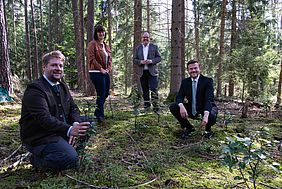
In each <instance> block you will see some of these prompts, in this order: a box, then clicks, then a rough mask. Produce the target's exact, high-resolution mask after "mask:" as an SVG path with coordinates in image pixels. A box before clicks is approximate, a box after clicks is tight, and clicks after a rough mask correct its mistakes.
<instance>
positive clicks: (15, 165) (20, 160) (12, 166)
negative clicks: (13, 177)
mask: <svg viewBox="0 0 282 189" xmlns="http://www.w3.org/2000/svg"><path fill="white" fill-rule="evenodd" d="M29 154H30V152H27V153H25V154H22V155H21V158H20V159H19V160H18V161H16V162H15V163H13V164H12V165H10V166H9V167H8V170H9V171H11V170H13V169H14V168H15V167H17V166H18V165H20V163H21V162H22V161H23V160H24V159H25V158H27V157H28V156H29Z"/></svg>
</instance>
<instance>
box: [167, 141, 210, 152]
mask: <svg viewBox="0 0 282 189" xmlns="http://www.w3.org/2000/svg"><path fill="white" fill-rule="evenodd" d="M203 142H204V140H200V141H199V142H195V143H192V144H187V145H182V146H172V148H173V149H176V150H178V149H183V148H191V147H193V146H196V145H199V144H202V143H203Z"/></svg>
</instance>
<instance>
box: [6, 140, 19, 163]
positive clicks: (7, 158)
mask: <svg viewBox="0 0 282 189" xmlns="http://www.w3.org/2000/svg"><path fill="white" fill-rule="evenodd" d="M21 148H22V144H21V145H20V146H19V147H18V148H17V149H16V150H15V151H14V152H13V153H12V154H11V155H9V156H8V157H6V158H5V159H4V160H3V161H7V160H9V159H10V158H11V157H13V156H14V155H15V154H16V153H17V152H18V151H19V150H20V149H21Z"/></svg>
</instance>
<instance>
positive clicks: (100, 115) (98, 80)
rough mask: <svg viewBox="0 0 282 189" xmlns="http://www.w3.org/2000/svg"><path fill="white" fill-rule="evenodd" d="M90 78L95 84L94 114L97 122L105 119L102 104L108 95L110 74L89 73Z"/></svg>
mask: <svg viewBox="0 0 282 189" xmlns="http://www.w3.org/2000/svg"><path fill="white" fill-rule="evenodd" d="M89 75H90V79H91V81H92V83H93V84H94V86H95V89H96V93H97V100H96V105H97V107H96V110H95V113H94V115H95V116H96V117H97V120H98V122H100V121H103V120H104V119H105V115H104V104H105V101H106V99H107V97H108V96H109V91H110V76H109V74H103V73H93V72H91V73H89Z"/></svg>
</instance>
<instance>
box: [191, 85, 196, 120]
mask: <svg viewBox="0 0 282 189" xmlns="http://www.w3.org/2000/svg"><path fill="white" fill-rule="evenodd" d="M196 91H197V82H196V80H193V81H192V114H193V115H196V113H197V110H196Z"/></svg>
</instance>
